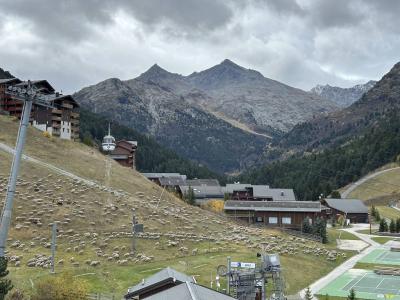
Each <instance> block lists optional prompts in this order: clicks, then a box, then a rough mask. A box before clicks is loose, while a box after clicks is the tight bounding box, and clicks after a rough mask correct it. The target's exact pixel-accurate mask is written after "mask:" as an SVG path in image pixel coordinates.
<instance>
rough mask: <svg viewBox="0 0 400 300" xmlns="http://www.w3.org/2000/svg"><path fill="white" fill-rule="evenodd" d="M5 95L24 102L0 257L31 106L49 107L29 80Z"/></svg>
mask: <svg viewBox="0 0 400 300" xmlns="http://www.w3.org/2000/svg"><path fill="white" fill-rule="evenodd" d="M6 94H8V95H10V96H12V97H13V99H16V100H20V101H23V102H24V106H23V109H22V115H21V122H20V125H19V130H18V136H17V142H16V146H15V152H14V158H13V162H12V165H11V174H10V178H9V180H8V186H7V193H6V199H5V202H4V207H3V211H2V214H1V223H0V257H4V256H5V248H6V242H7V236H8V231H9V228H10V223H11V213H12V208H13V202H14V196H15V188H16V185H17V177H18V172H19V166H20V163H21V158H22V151H23V149H24V146H25V140H26V132H27V128H28V125H29V119H30V116H31V110H32V104H33V103H35V105H41V106H47V107H51V106H50V105H49V104H48V103H47V101H46V99H45V97H44V96H43V95H41V94H40V93H37V91H36V90H35V88H34V87H33V86H32V84H31V82H30V80H28V83H27V87H26V88H25V87H23V88H20V87H16V86H9V87H8V89H7V90H6Z"/></svg>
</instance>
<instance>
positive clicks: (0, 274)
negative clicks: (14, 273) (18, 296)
mask: <svg viewBox="0 0 400 300" xmlns="http://www.w3.org/2000/svg"><path fill="white" fill-rule="evenodd" d="M7 263H8V262H7V259H6V258H4V257H0V300H3V299H4V298H5V296H6V295H7V293H8V292H9V291H11V290H12V288H13V285H12V283H11V280H10V279H7V278H4V277H6V276H7V275H8V273H9V272H8V270H7Z"/></svg>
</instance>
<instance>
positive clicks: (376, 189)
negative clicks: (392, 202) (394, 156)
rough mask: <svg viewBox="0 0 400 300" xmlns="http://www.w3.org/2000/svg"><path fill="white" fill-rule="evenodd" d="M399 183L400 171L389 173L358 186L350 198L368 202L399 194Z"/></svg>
mask: <svg viewBox="0 0 400 300" xmlns="http://www.w3.org/2000/svg"><path fill="white" fill-rule="evenodd" d="M397 166H398V165H397ZM390 167H394V165H391V166H390ZM399 181H400V169H396V170H392V171H388V172H386V173H383V174H381V175H379V176H377V177H375V178H372V179H370V180H368V181H366V182H365V183H363V184H361V185H360V186H358V187H357V188H356V189H355V190H354V191H352V192H351V193H350V195H349V197H348V198H356V199H362V200H368V199H373V198H378V197H381V196H388V195H391V194H398V193H400V186H399V184H398V183H399Z"/></svg>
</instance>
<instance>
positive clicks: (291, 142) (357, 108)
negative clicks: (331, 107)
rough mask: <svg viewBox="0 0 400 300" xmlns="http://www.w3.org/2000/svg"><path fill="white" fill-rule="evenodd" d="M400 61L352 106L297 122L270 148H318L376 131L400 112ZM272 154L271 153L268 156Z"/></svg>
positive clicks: (274, 150)
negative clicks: (377, 127) (387, 118)
mask: <svg viewBox="0 0 400 300" xmlns="http://www.w3.org/2000/svg"><path fill="white" fill-rule="evenodd" d="M399 100H400V63H397V64H395V65H394V66H393V68H392V69H391V70H390V71H389V72H388V73H387V74H386V75H384V76H383V77H382V79H381V80H379V81H378V82H377V83H375V85H374V86H373V88H371V89H370V90H369V91H367V92H366V93H365V94H363V96H362V97H361V98H360V99H359V100H358V101H356V102H354V103H353V104H352V105H350V106H349V107H347V108H344V109H342V110H339V111H336V112H332V113H330V114H327V115H324V116H319V117H317V118H315V119H313V120H309V121H307V122H304V123H301V124H298V125H296V126H295V127H294V128H293V129H292V130H291V131H290V132H289V133H287V134H286V135H285V136H283V137H282V138H281V139H280V140H279V141H278V142H276V143H275V144H274V145H272V147H271V148H270V149H269V150H268V152H270V153H272V155H273V156H274V157H276V156H277V155H276V153H277V152H278V153H279V152H280V153H293V151H295V152H299V151H318V150H320V149H325V148H329V147H331V146H335V145H341V144H343V143H346V142H348V141H349V140H350V139H352V138H354V137H358V136H360V135H362V134H364V133H365V132H366V131H367V130H368V131H369V130H373V126H374V124H376V123H377V122H379V121H381V120H383V119H385V118H386V117H387V116H388V115H391V114H392V113H393V112H395V113H397V112H399V111H400V101H399ZM267 156H268V155H267Z"/></svg>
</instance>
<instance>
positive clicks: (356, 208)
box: [325, 198, 368, 213]
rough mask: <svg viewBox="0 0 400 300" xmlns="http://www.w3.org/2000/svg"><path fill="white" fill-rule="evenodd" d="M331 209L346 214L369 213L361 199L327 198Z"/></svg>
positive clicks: (326, 200)
mask: <svg viewBox="0 0 400 300" xmlns="http://www.w3.org/2000/svg"><path fill="white" fill-rule="evenodd" d="M325 202H326V203H327V204H328V206H329V207H331V208H334V209H336V210H339V211H341V212H344V213H368V207H367V206H366V205H365V204H364V202H362V201H361V200H359V199H334V198H326V199H325Z"/></svg>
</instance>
